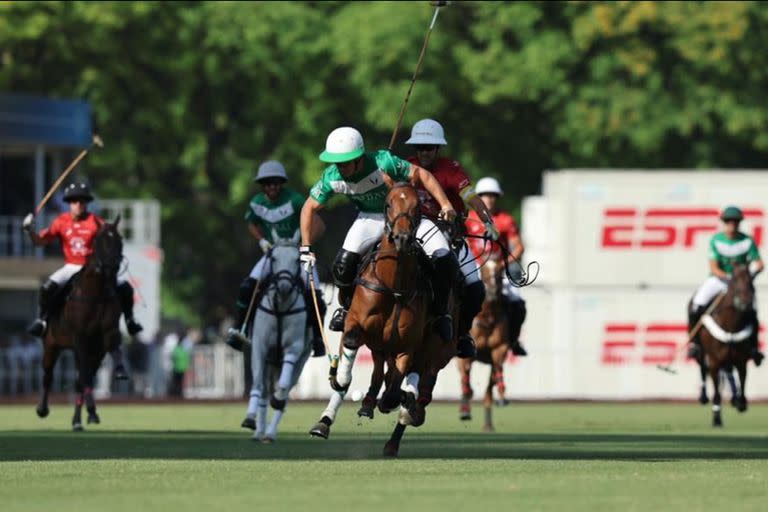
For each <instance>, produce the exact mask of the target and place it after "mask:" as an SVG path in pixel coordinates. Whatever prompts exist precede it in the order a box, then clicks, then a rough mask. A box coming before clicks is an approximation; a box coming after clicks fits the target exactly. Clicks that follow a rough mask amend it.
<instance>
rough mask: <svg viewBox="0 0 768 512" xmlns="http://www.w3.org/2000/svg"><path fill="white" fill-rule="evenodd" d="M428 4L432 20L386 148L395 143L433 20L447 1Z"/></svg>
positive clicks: (417, 74) (424, 52)
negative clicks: (431, 10)
mask: <svg viewBox="0 0 768 512" xmlns="http://www.w3.org/2000/svg"><path fill="white" fill-rule="evenodd" d="M430 4H431V5H434V6H435V14H434V15H432V22H431V23H430V24H429V28H428V29H427V33H426V35H425V36H424V43H423V44H422V45H421V53H420V54H419V60H418V62H416V70H415V71H414V72H413V78H411V85H409V86H408V92H407V93H406V94H405V100H404V101H403V106H402V107H401V108H400V115H399V116H397V123H396V124H395V130H394V131H393V132H392V138H391V139H390V140H389V147H388V149H390V150H391V149H392V146H394V145H395V140H396V139H397V132H398V131H399V130H400V124H401V123H402V122H403V116H405V110H406V108H408V100H409V99H410V97H411V91H413V85H414V84H415V83H416V78H417V77H418V76H419V71H420V70H421V64H422V62H423V61H424V55H426V53H427V45H428V44H429V36H430V35H431V34H432V29H433V28H434V27H435V22H436V21H437V15H438V13H439V12H440V8H441V7H445V6H446V5H448V2H430Z"/></svg>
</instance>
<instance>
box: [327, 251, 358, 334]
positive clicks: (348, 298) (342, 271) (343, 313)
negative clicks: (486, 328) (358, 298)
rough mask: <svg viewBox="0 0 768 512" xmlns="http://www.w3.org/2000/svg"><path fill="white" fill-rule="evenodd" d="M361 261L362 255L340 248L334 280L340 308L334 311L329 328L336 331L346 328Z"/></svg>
mask: <svg viewBox="0 0 768 512" xmlns="http://www.w3.org/2000/svg"><path fill="white" fill-rule="evenodd" d="M359 263H360V255H359V254H357V253H356V252H351V251H345V250H344V249H342V250H340V251H339V253H338V254H337V255H336V260H335V261H334V262H333V282H334V283H335V284H336V286H337V287H338V289H339V305H341V307H340V308H338V309H336V311H334V312H333V316H332V317H331V321H330V322H329V323H328V328H329V329H330V330H332V331H334V332H342V331H343V330H344V322H345V321H346V320H347V311H349V307H350V306H351V305H352V295H353V294H354V292H355V277H357V266H358V264H359Z"/></svg>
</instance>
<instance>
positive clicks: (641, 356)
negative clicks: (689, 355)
mask: <svg viewBox="0 0 768 512" xmlns="http://www.w3.org/2000/svg"><path fill="white" fill-rule="evenodd" d="M760 333H761V338H762V333H763V327H762V326H760ZM687 342H688V325H686V324H669V323H653V324H648V325H645V326H643V325H642V324H630V323H627V324H620V323H610V324H606V325H605V327H604V328H603V346H602V353H601V355H600V361H601V363H602V364H604V365H610V366H614V365H629V364H643V365H657V364H670V363H672V362H674V361H675V359H676V358H678V357H684V354H685V352H684V351H683V348H682V347H683V346H684V345H685V344H686V343H687ZM760 344H761V345H762V342H761V343H760ZM689 362H693V361H692V360H690V361H689Z"/></svg>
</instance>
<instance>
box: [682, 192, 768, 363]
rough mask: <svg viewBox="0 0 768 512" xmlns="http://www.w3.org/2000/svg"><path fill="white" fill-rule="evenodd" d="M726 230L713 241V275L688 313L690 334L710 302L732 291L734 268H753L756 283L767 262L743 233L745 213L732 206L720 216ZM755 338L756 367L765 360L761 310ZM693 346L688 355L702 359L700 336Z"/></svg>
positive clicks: (754, 328) (753, 312)
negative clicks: (760, 342)
mask: <svg viewBox="0 0 768 512" xmlns="http://www.w3.org/2000/svg"><path fill="white" fill-rule="evenodd" d="M720 219H721V220H722V221H723V224H724V229H723V231H721V232H720V233H717V234H715V235H714V236H713V237H712V239H711V240H710V241H709V269H710V276H709V277H708V278H707V279H706V281H704V283H703V284H702V285H701V286H700V287H699V289H698V291H697V292H696V295H694V296H693V300H692V302H691V311H690V312H689V314H688V331H689V332H690V331H691V330H692V329H693V328H694V326H695V325H696V324H697V323H698V321H699V319H700V318H701V315H702V314H703V313H704V310H705V309H706V308H707V306H708V305H709V303H710V302H712V300H713V299H714V298H715V297H716V296H717V295H718V294H720V293H725V292H726V291H727V290H728V281H729V279H730V277H731V273H732V272H733V266H734V265H737V264H742V265H749V273H750V275H751V276H752V279H753V280H754V278H755V276H756V275H757V274H759V273H760V272H761V271H762V270H763V268H764V265H763V260H762V259H761V258H760V253H759V251H758V250H757V245H756V244H755V241H754V239H753V238H752V237H751V236H749V235H747V234H744V233H742V232H741V231H739V223H740V222H741V221H742V220H743V219H744V214H743V213H742V211H741V210H740V209H739V208H737V207H736V206H728V207H727V208H726V209H725V210H723V212H722V214H721V215H720ZM751 315H752V318H751V321H752V335H751V336H750V338H749V339H748V343H750V344H751V345H752V354H751V357H752V360H753V361H754V362H755V365H756V366H759V365H760V363H761V362H762V361H763V354H762V353H761V352H760V351H759V350H758V347H757V336H758V331H759V325H760V324H759V322H758V320H757V310H755V309H754V308H753V309H752V310H751ZM692 341H693V344H692V345H691V349H690V351H689V353H688V356H689V357H692V358H698V357H700V355H701V343H700V341H699V339H698V336H696V337H694V339H693V340H692Z"/></svg>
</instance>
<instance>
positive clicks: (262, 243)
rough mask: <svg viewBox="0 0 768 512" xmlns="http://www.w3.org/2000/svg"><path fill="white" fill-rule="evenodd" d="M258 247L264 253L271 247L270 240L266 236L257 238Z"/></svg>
mask: <svg viewBox="0 0 768 512" xmlns="http://www.w3.org/2000/svg"><path fill="white" fill-rule="evenodd" d="M259 247H261V252H263V253H265V254H266V252H267V251H269V250H270V249H271V248H272V242H270V241H269V240H267V239H266V238H262V239H261V240H259Z"/></svg>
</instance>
